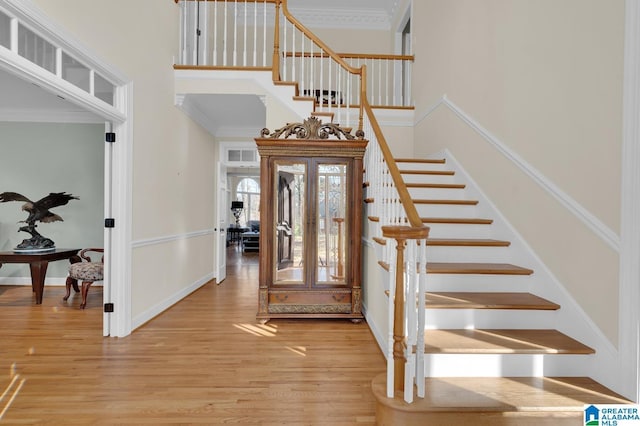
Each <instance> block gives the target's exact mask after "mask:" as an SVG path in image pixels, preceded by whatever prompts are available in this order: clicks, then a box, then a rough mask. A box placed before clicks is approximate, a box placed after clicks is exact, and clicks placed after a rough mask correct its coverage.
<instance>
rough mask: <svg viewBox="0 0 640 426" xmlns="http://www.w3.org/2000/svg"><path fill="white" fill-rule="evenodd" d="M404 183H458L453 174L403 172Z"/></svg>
mask: <svg viewBox="0 0 640 426" xmlns="http://www.w3.org/2000/svg"><path fill="white" fill-rule="evenodd" d="M402 179H403V180H404V181H405V183H427V182H428V183H459V182H457V180H456V177H455V175H453V176H451V175H412V174H403V175H402Z"/></svg>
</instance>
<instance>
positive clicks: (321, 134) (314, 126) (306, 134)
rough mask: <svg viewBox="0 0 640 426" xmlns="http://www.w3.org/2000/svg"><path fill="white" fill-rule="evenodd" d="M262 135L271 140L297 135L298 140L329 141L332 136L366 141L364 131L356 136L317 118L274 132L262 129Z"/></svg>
mask: <svg viewBox="0 0 640 426" xmlns="http://www.w3.org/2000/svg"><path fill="white" fill-rule="evenodd" d="M260 135H261V136H262V137H263V138H270V139H278V138H282V139H287V138H289V137H291V136H292V135H295V137H296V138H297V139H329V137H330V136H333V137H335V138H336V139H342V138H344V139H346V140H355V139H356V138H357V139H364V132H363V131H362V130H358V131H356V134H355V136H354V135H352V134H351V129H349V128H345V127H340V126H338V125H337V124H333V123H326V124H322V121H320V120H319V119H317V118H316V117H309V118H307V119H306V120H304V121H303V122H302V123H291V124H287V125H286V126H284V127H282V128H280V129H278V130H276V131H274V132H273V133H271V131H270V130H269V129H267V128H264V129H262V131H261V132H260Z"/></svg>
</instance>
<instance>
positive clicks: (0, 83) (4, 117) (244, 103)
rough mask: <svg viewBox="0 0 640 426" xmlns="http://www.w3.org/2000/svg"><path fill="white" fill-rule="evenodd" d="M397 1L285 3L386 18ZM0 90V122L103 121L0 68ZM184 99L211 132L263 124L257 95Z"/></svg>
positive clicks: (310, 10)
mask: <svg viewBox="0 0 640 426" xmlns="http://www.w3.org/2000/svg"><path fill="white" fill-rule="evenodd" d="M397 3H398V0H289V3H288V4H289V7H290V9H291V10H294V9H295V10H296V11H299V13H302V14H304V13H307V14H308V15H309V16H311V15H313V14H314V13H316V12H317V11H318V10H322V11H323V12H325V13H327V11H329V12H328V13H329V14H334V15H335V16H336V17H339V16H344V15H345V14H354V13H360V14H367V13H369V14H375V15H376V16H382V15H386V16H387V19H389V20H390V19H391V16H392V14H393V12H394V9H395V8H396V6H397ZM324 16H326V15H324ZM324 16H323V18H324ZM328 21H329V22H331V21H332V19H329V20H328ZM0 93H2V96H0V121H59V122H96V123H101V122H104V120H103V119H101V118H100V117H97V116H95V115H93V114H92V113H89V112H86V111H84V110H82V109H81V108H80V107H78V106H76V105H74V104H72V103H70V102H68V101H66V100H64V99H62V98H60V97H59V96H57V95H55V94H52V93H50V92H48V91H45V90H43V89H41V88H39V87H38V86H35V85H34V84H32V83H29V82H26V81H24V80H22V79H20V78H18V77H16V76H15V75H13V74H10V73H8V72H6V71H5V70H3V69H2V68H1V67H0ZM184 102H185V103H186V104H187V105H189V106H190V107H191V108H195V110H196V111H197V114H199V115H200V120H197V121H198V122H201V121H204V122H207V123H208V125H207V126H206V128H207V129H208V130H209V131H211V132H212V133H218V132H223V133H224V132H229V131H232V132H235V131H237V130H238V129H242V128H245V129H247V130H249V131H250V132H252V133H251V134H253V132H255V131H256V129H257V131H259V129H261V128H262V127H263V126H264V122H265V119H264V117H265V107H264V104H263V103H262V102H261V101H260V99H259V98H258V97H257V96H249V95H243V96H236V95H188V96H186V97H185V99H184ZM200 124H203V123H202V122H201V123H200Z"/></svg>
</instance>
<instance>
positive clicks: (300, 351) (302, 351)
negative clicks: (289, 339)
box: [285, 346, 307, 356]
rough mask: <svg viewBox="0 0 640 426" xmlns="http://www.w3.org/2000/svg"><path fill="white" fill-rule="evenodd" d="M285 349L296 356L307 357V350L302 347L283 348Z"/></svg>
mask: <svg viewBox="0 0 640 426" xmlns="http://www.w3.org/2000/svg"><path fill="white" fill-rule="evenodd" d="M285 348H286V349H289V350H290V351H291V352H293V353H294V354H296V355H300V356H307V348H305V347H304V346H285Z"/></svg>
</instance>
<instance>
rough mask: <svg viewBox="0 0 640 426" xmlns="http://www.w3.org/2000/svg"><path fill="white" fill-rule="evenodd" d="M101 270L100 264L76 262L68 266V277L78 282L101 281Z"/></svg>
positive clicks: (102, 265)
mask: <svg viewBox="0 0 640 426" xmlns="http://www.w3.org/2000/svg"><path fill="white" fill-rule="evenodd" d="M103 270H104V264H103V263H101V262H78V263H73V264H71V265H70V266H69V276H70V277H71V278H73V279H76V280H80V281H101V280H102V278H103Z"/></svg>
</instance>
